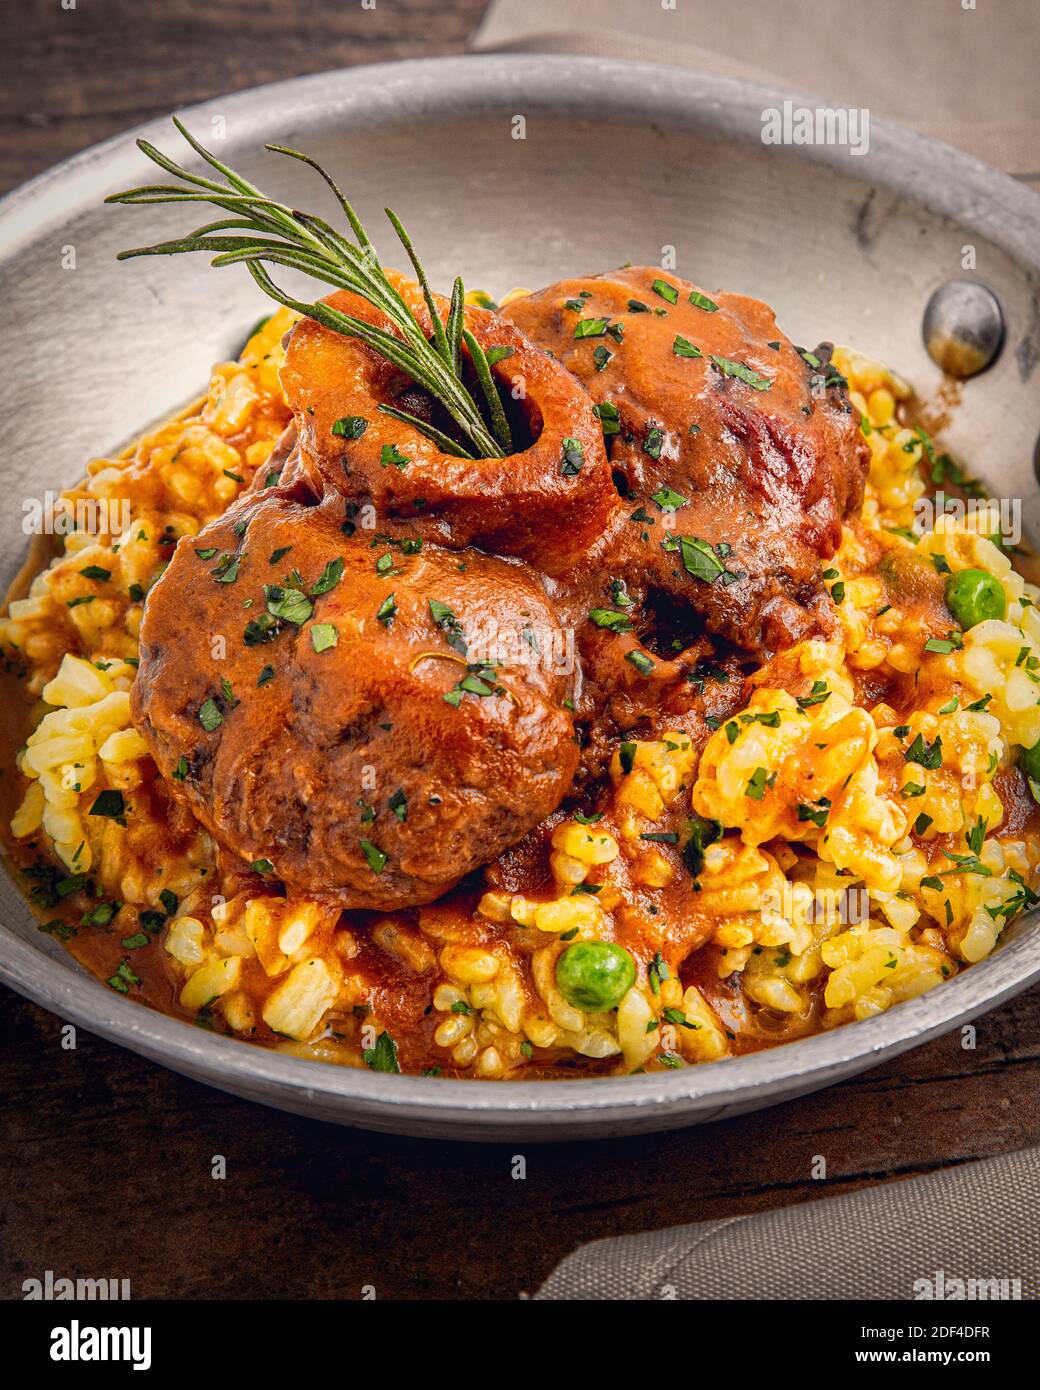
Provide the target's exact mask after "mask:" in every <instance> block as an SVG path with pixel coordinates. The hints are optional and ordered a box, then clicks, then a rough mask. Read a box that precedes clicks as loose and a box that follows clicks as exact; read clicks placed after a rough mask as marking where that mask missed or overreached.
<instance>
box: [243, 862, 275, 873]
mask: <svg viewBox="0 0 1040 1390" xmlns="http://www.w3.org/2000/svg"><path fill="white" fill-rule="evenodd" d="M249 867H250V868H251V869H252V871H253V873H254V874H273V873H274V865H273V864H272V863H271V861H270V859H254V860H253V862H252V864H250V866H249Z"/></svg>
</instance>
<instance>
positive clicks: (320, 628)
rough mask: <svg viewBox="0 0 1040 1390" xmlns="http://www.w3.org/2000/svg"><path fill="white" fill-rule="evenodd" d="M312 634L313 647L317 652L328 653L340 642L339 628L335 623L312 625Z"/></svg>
mask: <svg viewBox="0 0 1040 1390" xmlns="http://www.w3.org/2000/svg"><path fill="white" fill-rule="evenodd" d="M310 633H311V646H312V647H313V648H314V650H315V651H316V652H327V651H328V650H329V648H330V647H334V646H335V645H336V643H337V642H338V641H339V628H338V627H336V625H335V623H312V624H311V628H310Z"/></svg>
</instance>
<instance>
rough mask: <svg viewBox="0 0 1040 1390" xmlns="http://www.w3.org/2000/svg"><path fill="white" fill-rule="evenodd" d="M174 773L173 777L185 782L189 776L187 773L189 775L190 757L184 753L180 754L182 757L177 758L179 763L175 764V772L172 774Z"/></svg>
mask: <svg viewBox="0 0 1040 1390" xmlns="http://www.w3.org/2000/svg"><path fill="white" fill-rule="evenodd" d="M172 775H173V777H174V778H175V779H176V780H177V781H178V782H183V781H184V779H185V778H186V777H187V775H188V759H187V758H186V757H185V756H184V754H183V753H182V754H181V755H180V757H179V758H178V759H177V763H176V766H175V767H174V769H173V774H172Z"/></svg>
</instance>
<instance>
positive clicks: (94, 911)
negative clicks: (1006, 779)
mask: <svg viewBox="0 0 1040 1390" xmlns="http://www.w3.org/2000/svg"><path fill="white" fill-rule="evenodd" d="M122 906H123V904H122V903H116V902H108V903H98V905H97V907H93V908H91V910H90V911H89V912H85V913H84V914H83V916H82V917H81V918H80V923H81V924H82V925H83V926H84V927H108V926H111V924H112V919H113V918H114V917H115V915H116V913H117V912H118V911H119V909H120V908H121V907H122Z"/></svg>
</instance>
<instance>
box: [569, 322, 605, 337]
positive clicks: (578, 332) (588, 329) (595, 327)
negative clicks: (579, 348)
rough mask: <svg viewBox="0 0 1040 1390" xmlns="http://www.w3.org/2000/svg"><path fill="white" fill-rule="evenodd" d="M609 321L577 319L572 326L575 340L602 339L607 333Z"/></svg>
mask: <svg viewBox="0 0 1040 1390" xmlns="http://www.w3.org/2000/svg"><path fill="white" fill-rule="evenodd" d="M609 322H610V320H609V319H579V320H578V322H577V323H576V324H575V325H574V336H575V337H576V338H602V336H603V334H604V333H606V331H607V324H608V323H609Z"/></svg>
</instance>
